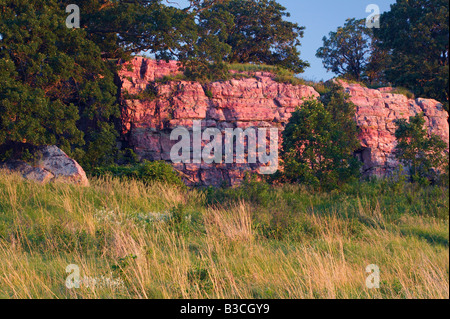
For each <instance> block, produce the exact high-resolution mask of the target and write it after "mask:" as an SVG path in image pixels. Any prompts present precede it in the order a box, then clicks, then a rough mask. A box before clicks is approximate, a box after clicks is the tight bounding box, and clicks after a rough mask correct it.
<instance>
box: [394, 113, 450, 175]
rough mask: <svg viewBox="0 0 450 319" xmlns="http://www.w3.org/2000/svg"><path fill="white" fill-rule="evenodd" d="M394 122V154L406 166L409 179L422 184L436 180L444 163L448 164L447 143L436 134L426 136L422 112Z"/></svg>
mask: <svg viewBox="0 0 450 319" xmlns="http://www.w3.org/2000/svg"><path fill="white" fill-rule="evenodd" d="M395 124H396V126H397V129H396V131H395V137H396V138H397V146H396V148H395V156H396V158H397V159H398V160H399V161H400V162H401V163H402V164H404V165H406V166H408V168H409V175H410V176H411V179H412V180H413V181H416V182H419V183H422V184H424V183H425V184H427V183H429V180H436V179H437V178H438V177H439V175H440V173H441V172H440V171H442V170H443V169H444V165H445V164H446V163H447V166H448V158H446V156H445V151H446V149H447V144H446V143H445V142H444V141H443V140H442V139H441V138H440V137H438V136H437V135H430V136H428V134H427V130H426V129H425V119H424V117H423V114H418V115H416V116H411V117H410V118H409V122H407V121H406V120H405V119H400V120H397V121H396V123H395ZM447 169H448V168H447Z"/></svg>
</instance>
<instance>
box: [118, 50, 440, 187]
mask: <svg viewBox="0 0 450 319" xmlns="http://www.w3.org/2000/svg"><path fill="white" fill-rule="evenodd" d="M179 73H180V72H179V70H178V65H177V62H175V61H170V62H168V63H166V62H163V61H160V62H157V61H154V60H148V59H145V58H140V57H137V58H134V59H133V60H132V61H131V62H129V63H126V64H124V65H123V66H122V69H121V71H120V72H119V76H120V78H121V79H122V92H124V93H125V92H126V93H128V94H127V95H125V94H124V95H123V100H124V101H123V102H124V103H123V104H124V106H125V107H124V109H123V114H122V121H123V124H124V127H125V132H124V133H128V136H129V142H130V143H131V145H132V146H133V148H134V150H135V152H136V153H137V155H138V156H139V157H140V158H141V159H149V160H166V161H170V150H171V148H172V146H173V145H174V144H175V143H176V141H170V133H171V131H172V129H174V128H176V127H178V126H184V127H186V128H188V129H192V125H193V121H194V120H201V121H202V127H203V129H204V128H206V127H214V128H218V129H220V130H221V131H222V133H223V132H224V130H225V129H226V128H242V129H246V128H248V127H255V128H261V127H265V128H271V127H276V128H278V129H279V133H280V137H281V132H282V130H283V129H284V127H285V125H286V123H287V122H288V120H289V118H290V117H291V113H292V112H293V111H294V110H295V108H296V107H299V106H301V105H302V103H303V100H304V99H308V98H317V97H319V94H318V93H317V92H316V91H315V90H314V89H313V88H312V87H310V86H305V85H298V86H294V85H291V84H286V83H278V82H276V81H274V79H273V76H272V75H271V74H270V73H265V72H256V73H253V74H252V76H251V77H246V78H242V79H239V80H237V79H232V80H229V81H217V82H213V83H209V84H205V85H201V84H200V83H198V82H190V81H181V80H178V81H166V82H164V83H163V82H162V81H157V80H160V79H162V78H164V77H168V76H174V75H177V74H179ZM342 85H343V86H344V88H345V90H346V91H347V92H348V93H349V94H350V99H351V101H352V102H353V103H355V104H356V106H357V111H356V121H357V124H358V126H359V127H360V128H361V133H360V136H359V138H360V140H361V150H360V152H359V156H360V158H361V160H362V161H363V163H364V167H363V172H364V174H366V175H376V176H385V175H388V174H390V173H391V172H392V170H394V169H395V167H396V166H397V163H396V161H395V159H394V156H393V153H392V151H393V148H394V147H395V136H394V133H395V124H394V120H395V119H399V118H409V116H412V115H415V114H417V113H420V112H424V114H425V116H426V122H427V125H428V129H429V132H430V133H434V134H437V135H439V136H441V137H442V138H443V139H444V140H445V141H446V142H447V143H448V141H449V127H448V121H447V119H448V113H447V112H445V111H444V110H443V108H442V105H441V104H440V103H439V102H437V101H435V100H427V99H416V100H411V99H407V98H406V97H405V96H403V95H400V94H392V93H391V92H392V88H382V89H379V90H371V89H367V88H364V87H362V86H360V85H358V84H348V83H345V82H342ZM149 89H151V90H153V92H156V97H155V98H148V99H136V98H133V97H132V95H136V94H140V93H142V92H143V91H145V90H149ZM130 96H131V98H130ZM127 98H128V99H127ZM223 134H224V133H223ZM279 145H281V139H280V141H279ZM174 167H175V168H176V169H177V170H178V171H180V172H181V173H182V175H183V176H184V178H185V181H186V182H187V184H189V185H196V184H198V185H221V184H222V183H224V182H225V183H226V184H231V185H235V184H239V183H240V182H241V181H242V179H243V177H244V176H245V174H246V172H258V165H256V164H205V163H202V164H195V163H192V164H176V165H174Z"/></svg>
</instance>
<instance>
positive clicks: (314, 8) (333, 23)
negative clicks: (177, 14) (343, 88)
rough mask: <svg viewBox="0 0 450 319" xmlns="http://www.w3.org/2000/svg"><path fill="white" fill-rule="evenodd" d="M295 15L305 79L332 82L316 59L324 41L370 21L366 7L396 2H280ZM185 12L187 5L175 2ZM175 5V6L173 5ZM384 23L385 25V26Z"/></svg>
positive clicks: (384, 7)
mask: <svg viewBox="0 0 450 319" xmlns="http://www.w3.org/2000/svg"><path fill="white" fill-rule="evenodd" d="M277 2H278V3H280V4H282V5H283V6H284V7H286V9H287V11H288V12H290V13H291V17H290V18H289V20H290V21H293V22H297V23H298V24H299V25H301V26H305V27H306V30H305V35H304V37H303V39H301V43H302V46H301V47H300V50H301V58H302V59H303V60H306V61H308V62H309V63H310V64H311V67H309V68H307V69H306V71H305V73H303V74H301V77H303V78H305V79H308V80H315V81H319V80H322V79H323V80H328V79H330V78H332V77H333V76H334V75H333V74H332V73H329V72H327V71H326V69H325V68H324V67H323V65H322V61H321V60H320V59H317V58H316V57H315V54H316V51H317V49H318V48H319V47H321V46H322V38H323V37H324V36H326V35H328V33H329V32H330V31H335V30H336V28H337V27H339V26H342V25H344V23H345V20H346V19H347V18H359V19H362V18H366V17H367V16H368V15H369V13H366V7H367V6H368V5H369V4H376V5H378V6H379V8H380V11H381V12H384V11H388V10H389V9H390V5H391V4H393V3H395V0H277ZM171 3H179V5H180V7H182V8H184V7H185V6H186V3H187V1H185V0H171ZM172 5H174V4H172ZM382 23H383V21H381V24H382Z"/></svg>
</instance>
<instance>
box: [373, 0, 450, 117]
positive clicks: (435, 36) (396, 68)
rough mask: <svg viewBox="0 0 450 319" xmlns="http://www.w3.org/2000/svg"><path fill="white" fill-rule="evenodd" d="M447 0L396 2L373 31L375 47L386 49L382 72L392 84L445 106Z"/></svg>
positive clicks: (447, 63)
mask: <svg viewBox="0 0 450 319" xmlns="http://www.w3.org/2000/svg"><path fill="white" fill-rule="evenodd" d="M448 21H449V2H448V0H397V2H396V3H395V4H393V5H392V6H391V10H390V11H387V12H385V13H383V14H382V15H381V28H379V29H375V30H374V33H375V36H376V38H377V39H378V46H379V47H380V48H382V49H384V50H388V51H389V52H390V54H391V56H392V61H391V63H390V64H389V65H388V66H387V69H386V71H385V73H386V77H387V79H388V80H389V81H390V82H392V83H393V84H394V85H398V86H404V87H407V88H409V89H410V90H412V91H413V92H414V93H415V94H416V95H418V96H421V97H427V98H434V99H436V100H438V101H440V102H442V103H445V104H446V105H447V110H448V98H449V82H448V74H449V56H448V47H449V22H448Z"/></svg>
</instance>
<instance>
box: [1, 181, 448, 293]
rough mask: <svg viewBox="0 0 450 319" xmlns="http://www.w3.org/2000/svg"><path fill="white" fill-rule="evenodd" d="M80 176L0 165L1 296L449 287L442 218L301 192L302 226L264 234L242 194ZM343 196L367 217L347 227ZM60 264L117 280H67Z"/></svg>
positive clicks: (256, 210)
mask: <svg viewBox="0 0 450 319" xmlns="http://www.w3.org/2000/svg"><path fill="white" fill-rule="evenodd" d="M91 184H92V186H91V187H90V188H79V187H75V186H70V185H65V184H50V185H44V186H42V185H38V184H35V183H32V182H26V181H23V180H22V179H21V178H20V177H19V176H17V175H9V174H5V173H0V297H1V298H449V284H448V282H449V259H448V258H449V250H448V218H447V219H445V218H444V219H442V218H433V217H427V216H420V215H416V216H413V215H410V214H404V215H402V216H401V217H399V218H398V219H395V220H391V219H390V218H389V207H384V206H383V204H380V202H378V201H377V204H375V205H374V204H373V203H371V202H370V201H368V200H365V199H364V198H361V199H359V198H358V199H357V200H356V201H355V203H353V202H352V201H350V200H348V201H345V200H344V202H345V203H346V204H345V203H344V204H342V206H339V207H340V208H339V209H332V213H330V214H324V213H323V211H321V210H320V205H321V203H314V199H313V198H312V197H311V204H308V205H305V207H308V208H305V209H302V210H299V211H296V212H295V213H296V214H297V215H298V216H300V217H301V218H302V220H303V221H304V222H305V223H306V224H307V225H308V229H306V228H305V229H303V230H301V232H303V233H302V234H303V235H301V236H300V237H299V238H298V239H297V240H292V239H274V238H271V237H270V236H264V233H262V232H260V229H261V228H260V225H259V224H260V223H261V220H262V219H261V218H256V217H255V216H260V215H258V214H262V209H263V208H261V207H262V206H261V207H260V206H257V205H254V204H252V203H251V202H249V201H244V200H242V201H237V202H235V203H233V204H231V205H225V203H224V205H216V206H210V205H207V204H206V199H205V196H206V195H205V193H203V192H200V191H195V190H193V191H186V190H181V189H177V188H169V187H166V186H164V185H161V184H155V185H152V186H148V187H146V186H144V185H143V184H140V183H138V182H136V181H128V182H119V181H117V180H113V179H93V180H92V182H91ZM277 196H278V195H277ZM305 196H309V195H305ZM311 196H312V195H311ZM445 196H446V197H445ZM445 196H444V199H443V202H442V203H443V206H444V207H443V208H442V209H443V210H445V209H448V194H446V195H445ZM442 203H435V205H441V204H442ZM179 205H182V206H179ZM345 205H347V206H345ZM445 205H447V207H445ZM174 207H175V208H176V207H183V211H182V212H181V213H180V212H178V213H177V210H176V209H175V208H174ZM343 207H347V208H346V209H347V210H346V213H344V215H346V214H349V213H348V212H350V211H351V208H352V207H353V208H354V209H355V212H356V214H357V215H358V216H359V217H358V218H360V220H362V221H370V222H365V223H360V224H358V227H356V228H355V226H354V225H353V224H354V223H353V222H351V221H352V220H353V219H349V218H344V217H342V216H343V214H342V210H343V209H344V208H343ZM374 225H375V226H374ZM355 229H356V230H355ZM312 234H313V235H312ZM427 236H428V237H427ZM430 236H431V237H430ZM433 236H434V237H433ZM430 238H431V239H433V238H434V239H436V240H434V241H433V240H430ZM427 239H428V240H427ZM69 264H76V265H78V266H79V267H80V271H81V275H82V277H90V278H100V277H101V276H104V277H110V278H112V279H115V280H118V281H120V285H115V286H114V285H107V286H94V287H87V286H86V285H82V286H81V288H79V289H68V288H66V286H65V280H66V277H67V276H68V274H67V273H66V272H65V269H66V267H67V265H69ZM369 264H377V265H378V266H379V267H380V269H381V287H380V289H373V290H371V289H368V288H367V287H366V286H365V281H366V277H367V275H368V274H366V273H365V269H366V266H367V265H369Z"/></svg>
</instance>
